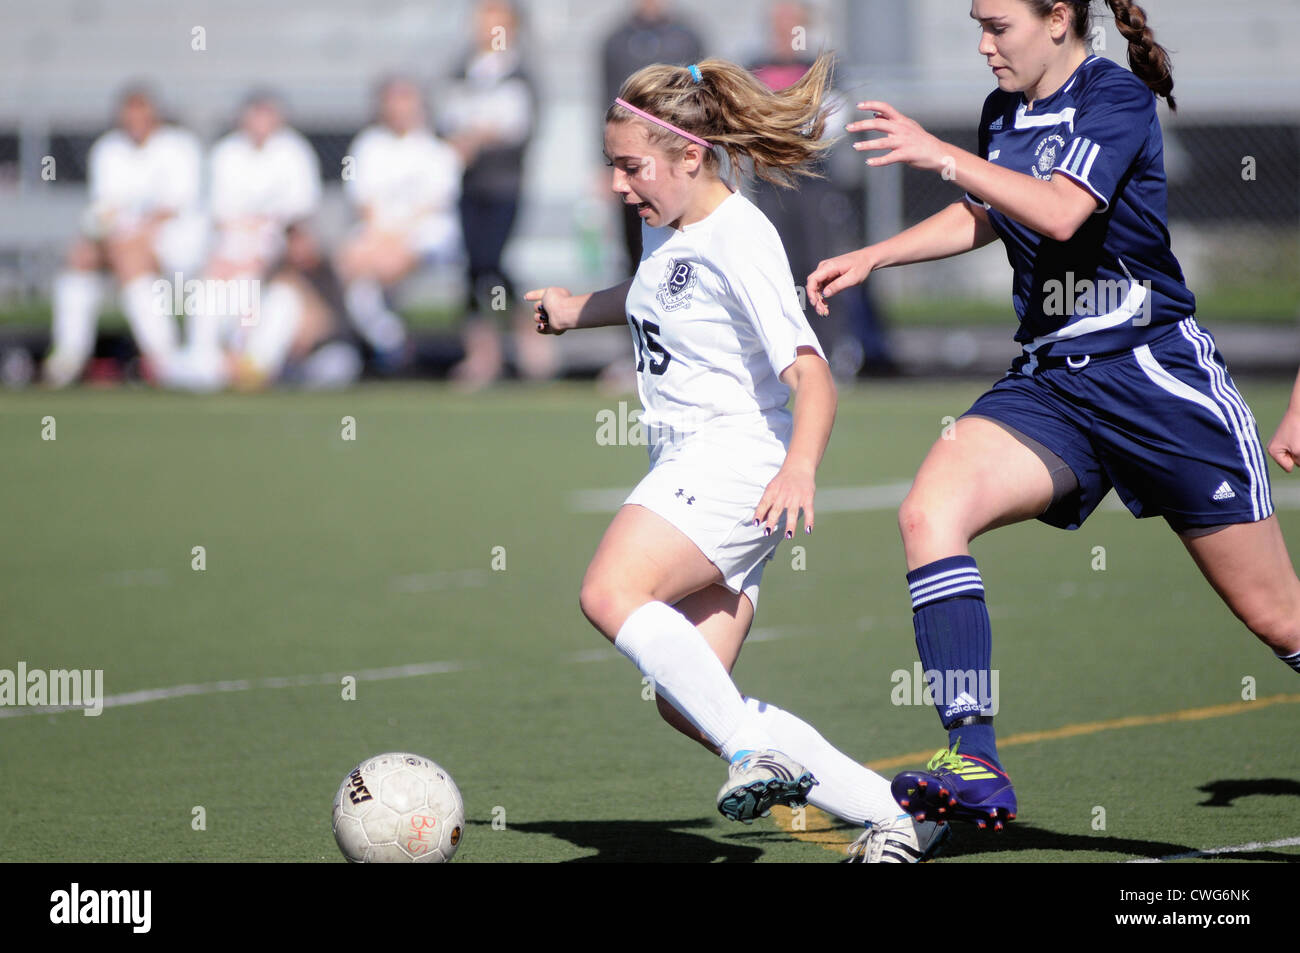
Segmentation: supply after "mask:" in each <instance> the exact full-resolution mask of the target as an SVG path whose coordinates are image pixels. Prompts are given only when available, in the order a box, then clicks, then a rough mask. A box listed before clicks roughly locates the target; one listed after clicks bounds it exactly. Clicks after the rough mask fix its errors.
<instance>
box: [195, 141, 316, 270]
mask: <svg viewBox="0 0 1300 953" xmlns="http://www.w3.org/2000/svg"><path fill="white" fill-rule="evenodd" d="M210 165H211V178H212V185H211V192H210V195H209V208H210V210H211V213H212V217H213V219H214V220H215V224H216V227H217V229H218V232H219V243H218V245H217V248H216V250H215V254H216V255H218V256H219V257H223V258H227V259H230V260H232V261H244V260H248V259H257V260H260V261H262V262H264V263H265V262H268V261H270V260H271V259H273V258H274V257H275V256H276V255H278V254H279V253H280V251H281V249H282V248H283V245H284V230H285V228H286V227H288V226H289V225H292V224H293V223H294V222H297V221H301V220H302V219H305V218H308V217H309V216H311V215H312V214H313V213H314V212H315V211H316V209H317V206H319V205H320V195H321V188H320V163H319V162H318V161H317V159H316V153H315V152H313V151H312V148H311V145H310V144H309V143H308V142H307V140H306V139H305V138H304V137H303V136H302V135H301V134H299V133H297V132H295V131H294V130H292V129H286V128H281V129H278V130H276V131H275V132H274V133H272V134H271V135H270V136H268V137H267V139H266V141H265V142H264V143H262V146H261V148H258V147H257V146H256V145H254V144H253V141H252V140H251V139H249V138H248V136H246V135H245V134H244V133H243V132H240V131H235V132H232V133H231V134H230V135H228V136H226V137H225V138H223V139H222V140H221V141H220V142H218V143H217V144H216V145H215V146H214V147H213V148H212V158H211V162H210Z"/></svg>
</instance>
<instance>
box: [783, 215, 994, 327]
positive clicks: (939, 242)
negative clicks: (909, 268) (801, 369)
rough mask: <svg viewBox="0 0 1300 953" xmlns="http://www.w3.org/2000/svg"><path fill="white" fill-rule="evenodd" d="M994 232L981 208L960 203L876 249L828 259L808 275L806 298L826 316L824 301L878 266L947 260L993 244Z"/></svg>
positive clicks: (874, 246)
mask: <svg viewBox="0 0 1300 953" xmlns="http://www.w3.org/2000/svg"><path fill="white" fill-rule="evenodd" d="M996 238H997V233H996V232H995V231H994V230H993V225H992V223H990V222H989V216H988V212H987V211H985V209H984V208H983V207H982V206H979V205H975V204H973V203H972V202H968V201H965V200H962V201H960V202H954V203H953V204H952V205H949V206H948V207H947V208H945V209H943V210H941V211H939V212H936V213H935V214H933V215H931V216H930V217H929V218H927V219H925V220H924V221H922V222H920V223H919V224H916V225H913V226H912V227H911V228H909V229H907V230H906V231H903V232H899V233H898V234H897V235H895V236H894V237H893V238H888V239H886V240H885V241H883V242H878V243H876V244H875V245H868V246H867V247H866V248H859V249H858V250H857V251H853V252H849V253H848V254H846V255H840V256H839V257H837V258H828V259H827V260H826V261H823V262H821V263H820V264H818V265H817V269H816V270H815V271H814V272H813V273H812V274H811V275H809V276H808V300H809V301H810V302H812V305H813V307H814V308H816V309H817V313H818V314H820V315H823V316H825V315H827V314H829V313H830V309H829V308H828V307H827V306H826V300H825V299H827V298H831V297H834V296H835V295H836V294H838V293H839V292H841V291H843V290H844V289H845V288H849V287H852V286H853V285H856V284H861V283H862V282H864V281H866V280H867V276H868V275H870V274H871V273H872V272H873V271H875V270H876V269H877V268H888V267H891V266H893V265H910V264H913V263H915V262H918V261H934V260H936V259H939V258H951V257H953V256H954V255H961V254H964V253H965V252H968V251H974V250H975V249H976V248H983V247H984V246H985V245H987V244H989V243H990V242H992V241H994V240H995V239H996Z"/></svg>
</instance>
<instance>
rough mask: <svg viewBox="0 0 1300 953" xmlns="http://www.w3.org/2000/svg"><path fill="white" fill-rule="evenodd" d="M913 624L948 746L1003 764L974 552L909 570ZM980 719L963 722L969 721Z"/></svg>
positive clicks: (986, 616)
mask: <svg viewBox="0 0 1300 953" xmlns="http://www.w3.org/2000/svg"><path fill="white" fill-rule="evenodd" d="M907 584H908V588H909V589H910V590H911V593H912V611H913V616H912V625H913V627H914V628H915V630H916V648H917V651H918V652H919V653H920V656H921V664H922V665H923V666H924V667H925V678H926V680H927V683H928V684H929V685H930V688H931V691H932V692H933V694H934V698H935V707H936V708H937V709H938V711H939V720H940V721H942V722H943V726H944V728H947V729H948V744H949V745H950V746H951V745H953V744H958V743H960V747H959V748H958V752H959V753H960V754H969V755H972V756H974V757H977V758H983V759H984V760H985V761H989V762H991V763H992V764H994V765H997V766H998V767H1001V763H1000V762H999V761H998V749H997V740H996V738H995V736H994V732H993V724H992V714H993V712H994V711H996V710H997V705H996V700H995V698H994V694H995V691H996V687H997V685H996V682H995V681H994V679H993V673H992V658H993V632H992V629H991V627H990V626H989V612H988V607H987V606H986V605H985V604H984V581H983V579H981V578H980V571H979V568H978V567H977V566H976V565H975V560H974V559H973V558H971V557H970V556H950V557H948V558H947V559H940V560H938V561H937V562H933V563H930V564H929V565H928V566H922V567H921V568H920V569H915V570H913V571H912V572H909V573H908V574H907ZM975 718H978V719H979V721H978V722H975V723H971V724H966V725H962V724H959V723H960V722H961V721H963V720H964V719H975Z"/></svg>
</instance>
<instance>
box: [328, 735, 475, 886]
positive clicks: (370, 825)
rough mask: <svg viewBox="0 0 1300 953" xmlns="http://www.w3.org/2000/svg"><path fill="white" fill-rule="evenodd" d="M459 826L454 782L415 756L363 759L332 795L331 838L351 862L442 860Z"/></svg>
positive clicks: (461, 815) (460, 807) (452, 849)
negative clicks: (332, 823) (332, 829)
mask: <svg viewBox="0 0 1300 953" xmlns="http://www.w3.org/2000/svg"><path fill="white" fill-rule="evenodd" d="M464 826H465V802H464V801H463V800H462V799H461V796H460V791H459V790H458V789H457V787H456V782H455V781H453V780H452V779H451V775H450V774H448V773H447V772H446V771H444V770H443V769H442V768H441V767H439V766H438V765H437V764H435V763H434V762H432V761H430V760H429V759H428V758H422V757H420V756H419V755H417V754H407V753H406V752H400V751H395V752H389V753H388V754H380V755H375V757H373V758H367V759H366V760H365V761H362V762H361V763H360V764H359V765H357V766H356V767H355V768H353V769H352V771H351V772H350V773H349V774H348V776H347V777H346V778H344V779H343V783H342V784H340V785H339V792H338V794H336V795H335V796H334V839H335V840H336V841H338V844H339V850H341V851H343V856H344V857H346V858H347V859H348V860H349V861H351V862H352V863H354V864H410V863H420V864H442V863H446V862H447V861H449V860H451V858H452V857H453V856H454V855H455V853H456V848H457V847H459V846H460V835H461V830H462V828H463V827H464Z"/></svg>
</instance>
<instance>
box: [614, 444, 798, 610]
mask: <svg viewBox="0 0 1300 953" xmlns="http://www.w3.org/2000/svg"><path fill="white" fill-rule="evenodd" d="M774 431H775V432H774ZM789 439H790V437H789V428H788V425H785V424H784V423H783V422H782V421H778V422H777V425H776V426H775V427H768V426H765V425H764V424H763V423H762V421H761V419H760V420H759V421H758V422H757V425H756V424H755V422H754V421H753V420H752V419H749V420H747V421H745V422H743V423H739V424H737V423H735V422H730V421H727V420H726V419H725V418H722V419H720V420H717V421H711V422H710V423H708V424H706V425H705V426H704V427H702V428H701V429H700V430H697V431H695V432H694V433H693V434H691V435H690V436H689V437H686V438H685V439H683V440H681V441H680V442H677V443H674V444H673V445H671V446H667V447H660V448H659V449H658V450H657V451H656V452H655V453H654V454H653V456H654V458H655V459H654V463H653V465H652V467H651V470H650V472H649V473H647V474H646V475H645V477H644V478H643V479H642V480H641V482H640V483H638V484H637V485H636V488H635V489H634V490H633V491H632V493H631V495H630V496H628V498H627V500H626V501H625V505H626V504H635V505H637V506H644V507H645V508H646V509H648V510H650V511H651V512H653V513H657V514H658V515H659V516H662V517H663V518H664V519H666V520H667V521H668V522H670V523H672V524H673V526H675V527H677V529H679V530H681V531H682V533H684V534H685V535H686V536H687V537H689V538H690V540H691V542H693V543H694V544H695V545H696V546H698V547H699V549H700V552H702V553H704V555H705V557H706V558H707V559H708V560H709V561H710V562H711V563H713V565H715V566H717V567H718V569H719V570H720V571H721V573H722V579H723V583H724V585H726V587H727V588H728V589H730V590H731V591H732V592H735V593H744V595H746V596H747V597H748V598H749V601H750V603H751V604H752V605H753V606H754V607H755V608H757V607H758V587H759V582H760V581H761V580H762V578H763V567H764V566H765V565H766V564H767V563H768V561H769V560H771V558H772V556H773V555H774V554H775V552H776V547H777V546H778V545H779V544H780V542H781V539H782V537H783V535H784V534H785V517H784V516H783V517H782V518H781V520H780V522H779V523H778V524H777V526H776V529H775V530H774V531H773V533H772V535H771V536H764V535H763V527H762V526H755V525H754V510H755V509H756V508H757V507H758V503H759V500H761V499H762V498H763V492H764V491H765V490H766V489H767V485H768V484H769V483H770V482H771V481H772V478H773V477H775V476H776V474H777V471H779V470H780V469H781V466H782V464H784V463H785V455H786V449H787V446H788V443H789Z"/></svg>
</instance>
